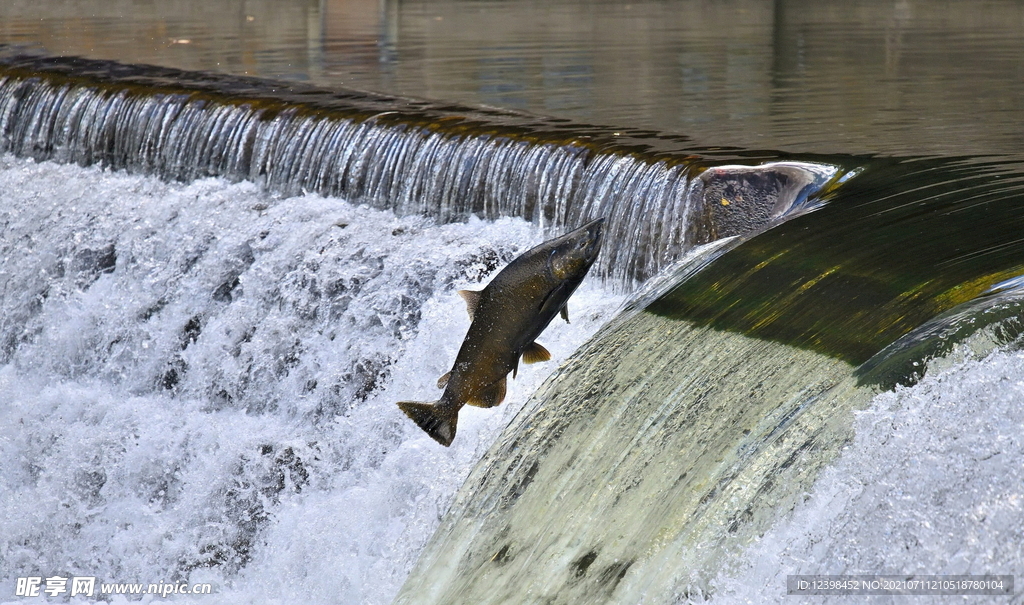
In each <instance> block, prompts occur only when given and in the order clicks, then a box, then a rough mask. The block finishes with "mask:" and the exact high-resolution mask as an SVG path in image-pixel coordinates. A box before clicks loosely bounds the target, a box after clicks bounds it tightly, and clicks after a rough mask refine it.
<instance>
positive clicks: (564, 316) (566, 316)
mask: <svg viewBox="0 0 1024 605" xmlns="http://www.w3.org/2000/svg"><path fill="white" fill-rule="evenodd" d="M562 319H564V320H565V323H569V303H565V305H564V306H563V307H562Z"/></svg>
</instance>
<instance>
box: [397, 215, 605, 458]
mask: <svg viewBox="0 0 1024 605" xmlns="http://www.w3.org/2000/svg"><path fill="white" fill-rule="evenodd" d="M603 225H604V219H603V218H599V219H597V220H596V221H593V222H590V223H587V224H586V225H584V226H582V227H580V228H579V229H576V230H575V231H572V232H570V233H567V234H565V235H563V236H561V237H558V238H555V239H553V240H549V241H546V242H544V243H543V244H540V245H539V246H536V247H535V248H531V249H530V250H528V251H526V252H525V253H523V254H522V255H520V256H519V257H517V258H516V259H514V260H513V261H512V262H511V263H509V264H508V266H506V267H505V268H504V269H502V270H501V271H500V272H499V273H498V274H497V275H495V276H494V279H492V280H491V282H490V283H489V284H487V287H486V288H484V289H483V290H480V291H471V290H460V291H459V294H460V295H461V296H462V298H463V299H465V301H466V307H467V308H468V309H469V316H470V319H471V323H470V325H469V332H468V333H467V334H466V338H465V340H463V341H462V347H461V348H460V349H459V354H458V355H457V356H456V357H455V365H453V366H452V369H451V371H450V372H448V373H447V374H445V375H444V376H442V377H441V378H440V379H439V380H438V381H437V386H438V388H442V389H444V393H443V394H442V395H441V399H439V400H437V401H435V402H433V403H423V402H416V401H400V402H399V403H398V407H400V408H401V409H402V411H403V412H405V414H406V415H407V416H409V418H411V419H412V420H413V422H415V423H416V424H417V425H419V427H420V428H422V429H423V430H424V431H426V432H427V434H428V435H430V436H431V437H433V438H434V440H435V441H437V442H438V443H440V444H441V445H444V446H446V447H447V446H449V445H451V444H452V440H454V439H455V428H456V425H457V424H458V418H459V410H460V409H462V406H464V405H473V406H477V407H483V408H490V407H494V406H496V405H498V404H500V403H501V402H502V401H504V399H505V390H506V380H507V378H508V373H509V372H512V377H513V378H515V376H516V373H517V371H518V369H519V360H520V358H522V360H523V362H524V363H536V362H538V361H547V360H549V359H551V354H550V353H548V351H547V349H545V348H544V347H542V346H541V345H539V344H537V342H536V339H537V336H539V335H540V333H541V332H543V331H544V328H546V327H548V324H549V323H551V320H552V319H554V318H555V315H559V314H561V315H562V318H563V319H565V321H569V312H568V309H567V307H566V301H567V300H568V299H569V296H570V295H572V293H573V292H574V291H575V290H576V287H577V286H579V285H580V282H582V281H583V278H584V277H586V275H587V272H588V271H589V270H590V267H591V265H593V264H594V260H595V259H596V258H597V254H598V252H599V251H600V250H601V230H602V227H603Z"/></svg>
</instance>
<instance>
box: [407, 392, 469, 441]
mask: <svg viewBox="0 0 1024 605" xmlns="http://www.w3.org/2000/svg"><path fill="white" fill-rule="evenodd" d="M398 407H400V408H402V411H403V412H405V415H406V416H408V417H409V418H411V419H412V421H413V422H415V423H416V424H417V425H418V426H419V427H420V428H421V429H423V430H424V431H426V432H427V434H428V435H430V437H431V438H432V439H433V440H434V441H436V442H438V443H440V444H441V445H443V446H445V447H448V446H449V445H451V444H452V440H454V439H455V427H456V424H457V423H458V421H459V412H458V410H456V411H454V412H453V411H452V410H451V409H448V408H442V407H441V406H439V405H437V403H420V402H418V401H399V402H398Z"/></svg>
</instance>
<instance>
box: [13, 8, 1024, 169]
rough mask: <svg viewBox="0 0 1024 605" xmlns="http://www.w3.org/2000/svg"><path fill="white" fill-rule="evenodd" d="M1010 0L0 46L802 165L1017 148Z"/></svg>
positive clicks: (485, 19) (42, 31)
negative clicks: (438, 103) (559, 120)
mask: <svg viewBox="0 0 1024 605" xmlns="http://www.w3.org/2000/svg"><path fill="white" fill-rule="evenodd" d="M1022 28H1024V5H1022V4H1021V3H1019V2H1014V1H1011V0H996V1H984V2H952V1H950V2H925V1H909V0H901V1H890V2H882V1H877V2H876V1H868V0H860V1H853V2H813V1H808V0H777V1H776V2H755V1H751V0H730V1H723V2H709V1H696V0H694V1H685V0H676V1H656V0H639V1H629V2H582V1H579V0H554V1H549V0H544V1H540V0H532V1H529V0H525V1H508V2H498V1H473V2H469V1H453V0H438V1H418V2H417V1H413V2H409V1H403V2H397V1H394V0H319V1H316V0H297V1H293V2H275V1H272V0H248V1H246V2H229V1H216V0H164V1H160V2H156V1H151V0H82V1H79V2H74V3H68V2H58V1H55V0H31V1H30V0H5V1H4V2H3V3H0V42H6V43H22V44H28V45H32V46H35V47H37V48H38V47H40V46H41V47H43V49H45V50H46V51H48V52H50V53H54V54H73V55H82V56H88V57H93V58H102V59H112V60H119V61H122V62H126V63H151V64H157V65H164V66H170V67H178V68H184V69H198V70H214V71H221V72H227V73H232V74H245V75H256V76H266V77H274V78H288V79H296V80H309V81H311V82H312V83H315V84H320V85H328V86H341V87H348V88H357V89H367V90H374V91H380V92H386V93H392V94H401V95H412V96H417V97H426V98H432V99H444V100H447V101H458V102H463V103H470V104H486V105H495V106H500V107H504V108H512V109H520V110H526V111H530V112H534V113H539V114H543V115H554V116H559V117H566V118H571V119H573V120H575V121H579V122H584V123H597V124H607V125H612V126H620V125H621V126H627V127H632V128H649V129H652V130H656V131H661V132H667V133H675V134H684V135H688V136H690V137H692V138H693V139H694V141H695V143H696V144H697V145H700V146H706V145H728V146H737V147H743V148H748V149H751V148H753V149H781V150H785V151H795V152H815V153H853V154H860V153H871V154H884V155H906V154H913V155H916V154H941V155H960V154H971V155H976V154H989V153H996V154H1017V153H1019V149H1020V147H1021V143H1022V138H1024V135H1022V133H1021V131H1020V128H1019V127H1018V126H1019V124H1021V123H1022V121H1024V120H1022V118H1024V36H1021V31H1022Z"/></svg>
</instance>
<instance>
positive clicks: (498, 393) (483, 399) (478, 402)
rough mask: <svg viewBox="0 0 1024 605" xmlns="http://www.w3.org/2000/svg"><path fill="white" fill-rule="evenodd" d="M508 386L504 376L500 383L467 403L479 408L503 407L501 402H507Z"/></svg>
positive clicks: (496, 383)
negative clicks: (506, 391)
mask: <svg viewBox="0 0 1024 605" xmlns="http://www.w3.org/2000/svg"><path fill="white" fill-rule="evenodd" d="M507 386H508V381H507V378H506V377H504V376H503V377H502V378H501V380H499V381H498V382H495V383H494V384H492V385H491V386H489V387H486V388H484V389H481V390H480V391H478V392H477V393H476V394H475V395H473V396H472V397H470V398H469V401H467V402H466V403H467V404H469V405H471V406H474V407H478V408H493V407H494V406H496V405H501V402H502V401H505V390H506V388H507Z"/></svg>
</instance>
